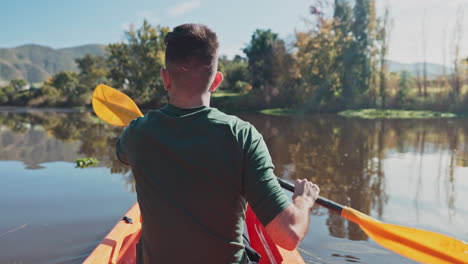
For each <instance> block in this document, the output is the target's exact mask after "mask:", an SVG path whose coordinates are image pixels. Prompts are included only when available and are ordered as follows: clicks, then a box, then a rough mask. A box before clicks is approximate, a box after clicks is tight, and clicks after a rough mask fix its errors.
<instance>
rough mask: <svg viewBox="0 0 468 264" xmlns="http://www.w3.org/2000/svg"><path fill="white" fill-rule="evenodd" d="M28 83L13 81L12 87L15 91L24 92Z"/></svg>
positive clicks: (11, 82)
mask: <svg viewBox="0 0 468 264" xmlns="http://www.w3.org/2000/svg"><path fill="white" fill-rule="evenodd" d="M27 84H28V83H27V82H26V81H25V80H11V81H10V86H11V87H13V89H15V91H20V90H22V89H23V88H24V87H25V86H26V85H27Z"/></svg>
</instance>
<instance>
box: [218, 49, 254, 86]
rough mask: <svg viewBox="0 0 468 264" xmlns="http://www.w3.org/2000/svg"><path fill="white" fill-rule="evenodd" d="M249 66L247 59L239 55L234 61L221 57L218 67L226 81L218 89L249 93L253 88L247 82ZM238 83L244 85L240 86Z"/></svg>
mask: <svg viewBox="0 0 468 264" xmlns="http://www.w3.org/2000/svg"><path fill="white" fill-rule="evenodd" d="M247 66H248V64H247V59H245V58H243V57H240V56H238V55H236V56H235V57H234V59H233V60H229V59H228V58H227V57H226V56H221V57H220V58H219V63H218V67H219V71H221V72H222V73H223V75H224V80H223V82H222V83H221V86H220V87H219V88H218V89H220V90H232V91H235V92H245V91H248V88H249V87H251V86H250V85H249V84H248V82H247V80H248V78H249V76H248V70H247ZM238 82H242V83H241V84H242V85H241V86H240V84H238Z"/></svg>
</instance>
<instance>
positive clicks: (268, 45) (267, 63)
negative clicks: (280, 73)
mask: <svg viewBox="0 0 468 264" xmlns="http://www.w3.org/2000/svg"><path fill="white" fill-rule="evenodd" d="M277 41H279V40H278V34H276V33H273V32H272V31H271V30H270V29H268V30H262V29H257V30H256V31H255V32H254V34H253V35H252V38H251V40H250V43H249V45H248V46H247V47H246V48H245V49H244V53H245V55H247V58H248V61H249V63H248V70H249V73H250V76H249V77H250V81H251V83H252V85H253V89H262V87H265V86H267V85H272V84H273V83H274V77H275V76H274V75H275V69H274V67H275V65H274V49H275V45H276V43H277Z"/></svg>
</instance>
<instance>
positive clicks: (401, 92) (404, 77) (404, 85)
mask: <svg viewBox="0 0 468 264" xmlns="http://www.w3.org/2000/svg"><path fill="white" fill-rule="evenodd" d="M398 88H399V89H398V92H397V94H396V98H395V100H396V104H397V106H398V107H400V108H404V107H405V106H406V105H407V101H408V94H409V90H410V88H411V75H410V73H409V72H408V71H402V72H400V80H399V81H398Z"/></svg>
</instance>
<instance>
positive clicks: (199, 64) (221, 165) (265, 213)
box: [117, 24, 319, 263]
mask: <svg viewBox="0 0 468 264" xmlns="http://www.w3.org/2000/svg"><path fill="white" fill-rule="evenodd" d="M165 43H166V68H164V69H161V76H162V79H163V82H164V87H165V89H166V90H167V92H168V94H169V104H168V105H166V106H165V107H163V108H161V109H159V110H156V111H149V112H148V113H147V114H146V115H145V116H144V117H142V118H138V119H136V120H134V121H132V122H131V124H130V125H129V126H128V127H127V128H126V129H125V130H124V132H123V133H122V135H121V137H120V138H119V141H118V143H117V155H118V157H119V159H120V160H121V161H122V162H124V163H126V164H129V165H130V166H131V168H132V172H133V175H134V177H135V186H136V192H137V196H138V202H139V204H140V209H141V214H142V218H143V222H142V235H141V239H140V243H139V246H138V261H139V263H248V261H249V260H248V258H247V254H246V252H245V249H244V245H243V242H242V241H243V238H242V234H243V231H244V223H243V222H244V218H245V210H246V206H247V203H249V204H250V206H251V207H252V209H253V210H254V212H255V214H256V215H257V217H258V218H259V220H260V221H261V222H262V224H263V225H264V226H265V227H266V230H267V233H268V234H269V235H270V237H271V238H272V240H273V241H274V242H275V243H276V244H278V245H280V246H281V247H283V248H286V249H289V250H292V249H294V248H295V247H296V246H297V245H298V243H299V242H300V241H301V240H302V238H303V237H304V236H305V234H306V233H307V228H308V224H309V217H310V211H311V209H312V206H313V204H314V202H315V200H316V199H317V197H318V193H319V188H318V187H317V185H315V184H312V183H311V182H309V181H307V180H299V181H296V186H295V187H296V188H295V193H294V196H293V202H292V203H291V202H290V201H289V200H288V198H287V197H286V195H285V194H284V192H283V190H282V189H281V187H280V186H279V184H278V182H277V180H276V177H275V175H274V173H273V168H274V167H273V163H272V161H271V157H270V154H269V153H268V149H267V147H266V144H265V142H264V141H263V138H262V136H261V135H260V134H259V133H258V132H257V130H256V129H255V128H254V127H253V126H252V125H250V124H249V123H247V122H244V121H242V120H240V119H239V118H237V117H234V116H230V115H226V114H224V113H222V112H221V111H219V110H217V109H215V108H210V107H209V104H210V94H211V92H214V91H215V90H216V88H217V87H218V86H219V84H220V83H221V82H222V80H223V75H222V74H221V73H220V72H217V67H218V40H217V37H216V34H215V33H214V32H213V31H212V30H210V29H209V28H208V27H206V26H204V25H199V24H184V25H180V26H178V27H176V28H174V30H173V31H172V32H170V33H169V34H168V35H167V36H166V38H165Z"/></svg>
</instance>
